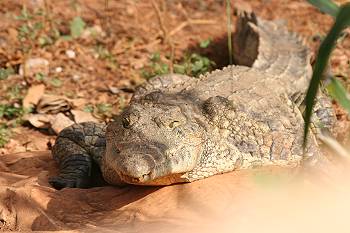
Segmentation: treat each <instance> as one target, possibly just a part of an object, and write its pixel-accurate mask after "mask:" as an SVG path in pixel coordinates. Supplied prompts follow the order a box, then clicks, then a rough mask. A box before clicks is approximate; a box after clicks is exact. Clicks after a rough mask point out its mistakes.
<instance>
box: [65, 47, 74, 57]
mask: <svg viewBox="0 0 350 233" xmlns="http://www.w3.org/2000/svg"><path fill="white" fill-rule="evenodd" d="M66 55H67V57H68V58H70V59H73V58H75V56H76V54H75V52H74V51H73V50H71V49H68V50H66Z"/></svg>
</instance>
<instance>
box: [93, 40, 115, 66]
mask: <svg viewBox="0 0 350 233" xmlns="http://www.w3.org/2000/svg"><path fill="white" fill-rule="evenodd" d="M95 52H96V53H97V55H98V58H99V59H102V60H105V61H107V66H108V67H109V68H110V69H112V70H115V69H116V68H117V67H118V64H117V60H116V58H115V56H114V55H113V54H112V53H111V52H110V51H109V50H108V49H107V48H106V47H104V46H103V45H101V44H99V45H97V46H96V47H95Z"/></svg>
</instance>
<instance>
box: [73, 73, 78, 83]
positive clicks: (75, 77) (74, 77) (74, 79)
mask: <svg viewBox="0 0 350 233" xmlns="http://www.w3.org/2000/svg"><path fill="white" fill-rule="evenodd" d="M72 79H73V81H74V82H78V81H79V80H80V76H79V75H77V74H74V75H73V77H72Z"/></svg>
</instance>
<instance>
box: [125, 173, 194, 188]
mask: <svg viewBox="0 0 350 233" xmlns="http://www.w3.org/2000/svg"><path fill="white" fill-rule="evenodd" d="M183 174H184V173H175V174H169V175H165V176H162V177H158V178H155V179H151V173H149V174H146V175H143V176H142V177H140V178H134V177H131V176H128V175H124V174H119V176H120V178H121V179H122V180H123V181H124V182H125V183H128V184H134V185H146V186H150V185H151V186H165V185H170V184H174V183H186V182H188V180H186V179H184V178H183V177H182V175H183Z"/></svg>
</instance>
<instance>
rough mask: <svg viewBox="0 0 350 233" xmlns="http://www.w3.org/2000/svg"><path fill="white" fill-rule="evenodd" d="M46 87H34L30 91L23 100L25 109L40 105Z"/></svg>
mask: <svg viewBox="0 0 350 233" xmlns="http://www.w3.org/2000/svg"><path fill="white" fill-rule="evenodd" d="M44 92H45V85H44V84H40V85H34V86H31V87H30V88H29V89H28V92H27V95H26V96H25V97H24V99H23V107H24V108H30V107H33V106H35V105H37V104H38V102H39V100H40V99H41V97H42V96H43V95H44Z"/></svg>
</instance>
